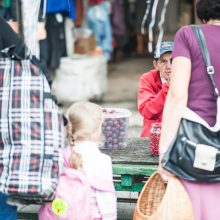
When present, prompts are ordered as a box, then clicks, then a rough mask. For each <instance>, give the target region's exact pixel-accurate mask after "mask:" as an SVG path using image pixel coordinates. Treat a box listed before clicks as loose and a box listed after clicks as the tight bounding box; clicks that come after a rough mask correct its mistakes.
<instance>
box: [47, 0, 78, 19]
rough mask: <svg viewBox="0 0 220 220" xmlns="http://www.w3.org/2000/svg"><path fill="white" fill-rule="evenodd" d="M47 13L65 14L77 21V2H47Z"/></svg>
mask: <svg viewBox="0 0 220 220" xmlns="http://www.w3.org/2000/svg"><path fill="white" fill-rule="evenodd" d="M46 13H47V14H51V13H53V14H54V13H63V14H66V15H67V16H68V17H69V18H71V19H73V20H74V19H75V18H76V13H75V0H62V1H61V0H47V5H46Z"/></svg>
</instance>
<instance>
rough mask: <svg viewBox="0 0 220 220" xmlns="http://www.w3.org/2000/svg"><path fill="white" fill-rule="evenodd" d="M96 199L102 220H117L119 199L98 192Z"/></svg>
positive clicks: (106, 193) (111, 194)
mask: <svg viewBox="0 0 220 220" xmlns="http://www.w3.org/2000/svg"><path fill="white" fill-rule="evenodd" d="M96 199H97V204H98V207H99V211H100V213H101V216H102V220H116V219H117V197H116V195H114V194H113V193H110V192H103V191H99V190H96Z"/></svg>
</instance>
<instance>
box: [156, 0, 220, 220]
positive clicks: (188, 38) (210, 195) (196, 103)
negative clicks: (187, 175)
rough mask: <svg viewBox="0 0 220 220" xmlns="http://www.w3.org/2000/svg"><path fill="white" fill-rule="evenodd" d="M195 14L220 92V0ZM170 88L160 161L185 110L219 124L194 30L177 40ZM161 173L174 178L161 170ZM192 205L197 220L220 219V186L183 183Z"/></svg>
mask: <svg viewBox="0 0 220 220" xmlns="http://www.w3.org/2000/svg"><path fill="white" fill-rule="evenodd" d="M196 12H197V16H198V18H199V19H200V20H201V22H202V24H201V25H200V28H201V29H202V31H203V33H204V35H205V38H206V41H207V46H208V50H209V53H210V57H211V62H212V65H213V66H214V69H215V76H214V77H215V82H216V84H217V87H218V89H220V58H219V57H220V56H219V55H218V54H220V43H219V37H218V36H220V0H199V1H197V3H196ZM172 59H173V60H172V70H171V81H170V88H169V91H168V94H167V99H166V102H165V107H164V112H163V119H162V132H161V138H160V149H159V152H160V160H161V159H162V158H163V155H164V153H165V152H166V150H167V149H168V147H169V146H170V144H171V142H172V141H173V139H174V138H175V135H176V133H177V130H178V127H179V124H180V120H181V117H182V115H183V113H184V109H185V107H188V108H190V109H191V110H193V111H194V112H196V113H197V114H198V115H199V116H200V117H201V118H203V119H204V120H205V121H206V122H207V123H208V124H209V125H210V126H213V125H214V124H215V122H216V114H217V105H216V98H215V97H214V95H213V86H212V84H211V81H210V79H209V76H208V74H207V71H206V66H205V62H204V60H203V57H202V54H201V52H200V48H199V44H198V42H197V40H196V37H195V35H194V33H193V30H192V28H191V26H184V27H182V28H181V29H180V30H179V31H178V32H177V33H176V36H175V41H174V50H173V53H172ZM160 170H161V173H162V174H165V175H168V176H169V175H171V174H170V173H168V172H167V171H165V170H163V169H162V168H160ZM181 181H182V183H183V185H184V187H185V189H186V191H187V192H188V194H189V197H190V199H191V201H192V206H193V211H194V215H195V219H196V220H217V219H220V209H219V204H220V196H219V195H220V183H199V182H189V181H186V180H184V179H181Z"/></svg>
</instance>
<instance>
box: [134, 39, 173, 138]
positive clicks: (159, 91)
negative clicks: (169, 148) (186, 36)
mask: <svg viewBox="0 0 220 220" xmlns="http://www.w3.org/2000/svg"><path fill="white" fill-rule="evenodd" d="M159 49H160V50H159V51H158V53H156V55H155V57H154V61H153V66H154V69H153V70H151V71H149V72H147V73H145V74H143V75H142V76H141V78H140V83H139V89H138V110H139V112H140V113H141V115H142V116H143V118H144V122H143V130H142V133H141V136H142V137H149V133H150V128H151V124H152V123H154V122H161V119H162V113H163V107H164V102H165V98H166V95H167V91H168V88H169V79H170V72H171V52H172V50H173V42H171V41H166V42H162V43H161V44H160V48H159Z"/></svg>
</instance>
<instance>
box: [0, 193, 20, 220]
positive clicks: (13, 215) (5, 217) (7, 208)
mask: <svg viewBox="0 0 220 220" xmlns="http://www.w3.org/2000/svg"><path fill="white" fill-rule="evenodd" d="M6 198H7V197H6V196H5V195H4V194H2V193H0V220H17V219H18V216H17V207H15V206H12V205H8V204H7V203H6Z"/></svg>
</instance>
